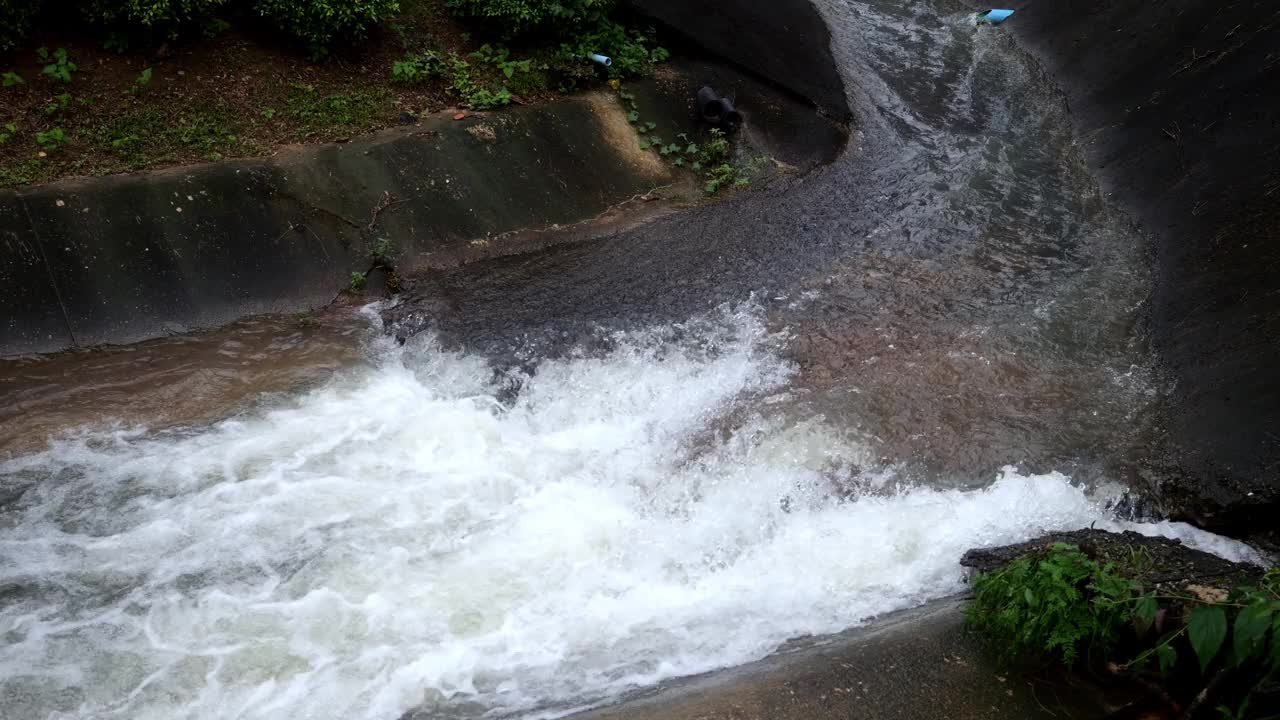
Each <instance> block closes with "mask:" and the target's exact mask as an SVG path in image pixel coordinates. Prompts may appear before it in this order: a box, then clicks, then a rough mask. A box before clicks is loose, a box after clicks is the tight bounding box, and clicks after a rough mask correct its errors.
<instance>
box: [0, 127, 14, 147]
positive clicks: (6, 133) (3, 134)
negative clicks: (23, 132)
mask: <svg viewBox="0 0 1280 720" xmlns="http://www.w3.org/2000/svg"><path fill="white" fill-rule="evenodd" d="M3 127H4V129H3V130H2V131H0V145H4V144H5V143H7V142H9V141H10V140H12V139H13V137H14V136H15V135H17V134H18V124H17V123H5V124H4V126H3Z"/></svg>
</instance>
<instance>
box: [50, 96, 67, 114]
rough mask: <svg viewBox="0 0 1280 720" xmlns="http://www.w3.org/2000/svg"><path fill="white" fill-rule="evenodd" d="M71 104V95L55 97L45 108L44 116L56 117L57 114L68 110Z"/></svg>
mask: <svg viewBox="0 0 1280 720" xmlns="http://www.w3.org/2000/svg"><path fill="white" fill-rule="evenodd" d="M69 104H71V94H70V93H62V94H61V95H55V96H54V97H53V100H52V101H51V102H50V103H49V104H48V105H45V106H44V114H45V115H56V114H57V113H60V112H63V111H64V110H66V109H67V106H68V105H69Z"/></svg>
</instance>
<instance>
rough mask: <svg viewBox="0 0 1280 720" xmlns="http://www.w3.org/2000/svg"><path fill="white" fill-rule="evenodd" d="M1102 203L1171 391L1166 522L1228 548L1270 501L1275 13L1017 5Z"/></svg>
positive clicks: (1232, 4)
mask: <svg viewBox="0 0 1280 720" xmlns="http://www.w3.org/2000/svg"><path fill="white" fill-rule="evenodd" d="M1012 7H1014V8H1016V9H1017V11H1018V12H1017V14H1015V15H1014V17H1013V19H1011V20H1010V21H1008V22H1007V23H1006V24H1005V25H1004V26H1002V28H1004V29H1007V31H1009V32H1013V33H1015V34H1016V35H1017V37H1018V38H1019V39H1020V40H1022V41H1023V42H1024V44H1026V45H1027V46H1028V47H1029V48H1030V49H1031V50H1032V51H1033V52H1035V53H1036V54H1037V55H1038V56H1039V57H1040V59H1041V60H1042V62H1043V63H1044V64H1045V65H1046V67H1047V68H1048V69H1049V70H1050V71H1052V72H1053V73H1054V74H1055V75H1056V76H1057V78H1058V80H1059V82H1060V83H1061V84H1062V86H1063V87H1064V89H1065V90H1066V92H1067V95H1068V98H1069V101H1070V104H1071V108H1072V112H1073V115H1074V116H1075V120H1076V124H1077V130H1078V133H1079V135H1080V137H1081V140H1082V142H1083V143H1084V145H1085V148H1086V151H1087V154H1088V157H1089V159H1090V160H1091V162H1092V164H1093V166H1094V168H1095V172H1096V173H1097V175H1098V176H1099V178H1100V179H1101V180H1102V182H1103V189H1104V190H1105V191H1106V192H1108V193H1111V197H1112V198H1113V199H1114V200H1116V201H1118V202H1119V203H1120V204H1121V205H1122V206H1123V207H1126V208H1128V209H1129V210H1130V211H1131V213H1132V215H1133V216H1134V218H1135V219H1136V220H1138V221H1139V222H1140V223H1141V224H1142V226H1143V227H1144V228H1145V229H1146V230H1147V231H1148V232H1149V233H1151V235H1152V237H1153V238H1154V241H1155V251H1156V257H1155V262H1156V266H1157V286H1156V289H1155V293H1154V295H1153V297H1152V304H1151V326H1150V327H1151V332H1152V336H1153V339H1154V341H1155V344H1156V349H1157V351H1158V353H1159V356H1160V357H1161V358H1162V360H1163V362H1164V364H1165V366H1166V368H1167V370H1168V371H1169V375H1170V380H1171V382H1173V383H1175V384H1176V386H1175V390H1174V397H1173V401H1172V403H1171V406H1170V407H1169V409H1168V413H1167V416H1166V419H1165V424H1166V426H1167V430H1168V435H1169V453H1170V455H1169V457H1167V458H1153V463H1157V464H1161V465H1164V466H1165V467H1164V468H1162V470H1163V471H1166V472H1167V471H1169V470H1171V469H1174V468H1177V469H1180V470H1181V471H1182V472H1183V473H1184V476H1183V478H1182V479H1181V481H1180V482H1178V483H1175V486H1174V487H1169V488H1165V491H1166V498H1167V499H1168V500H1169V502H1170V509H1172V510H1175V511H1178V512H1181V513H1183V514H1185V515H1186V516H1187V517H1189V518H1191V519H1194V520H1196V521H1198V522H1200V523H1202V524H1204V525H1206V526H1208V527H1217V528H1224V527H1229V528H1230V529H1231V530H1233V531H1234V532H1236V533H1243V532H1247V531H1249V530H1250V529H1253V528H1266V527H1269V526H1270V525H1271V524H1272V523H1273V522H1274V520H1273V518H1274V517H1275V515H1274V512H1275V510H1276V502H1277V500H1278V499H1280V493H1278V492H1277V490H1278V489H1280V4H1278V3H1276V2H1274V0H1247V1H1239V0H1234V1H1233V0H1228V1H1223V2H1211V1H1207V0H1165V1H1163V2H1150V1H1149V0H1112V1H1109V2H1099V1H1097V0H1023V1H1022V2H1018V3H1015V5H1013V6H1012Z"/></svg>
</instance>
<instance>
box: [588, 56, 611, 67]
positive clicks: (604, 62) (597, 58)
mask: <svg viewBox="0 0 1280 720" xmlns="http://www.w3.org/2000/svg"><path fill="white" fill-rule="evenodd" d="M587 57H589V58H591V59H592V60H595V61H596V62H598V63H600V64H601V65H603V66H605V67H609V66H610V65H612V64H613V59H612V58H609V57H606V56H604V55H597V54H595V53H591V54H590V55H588V56H587Z"/></svg>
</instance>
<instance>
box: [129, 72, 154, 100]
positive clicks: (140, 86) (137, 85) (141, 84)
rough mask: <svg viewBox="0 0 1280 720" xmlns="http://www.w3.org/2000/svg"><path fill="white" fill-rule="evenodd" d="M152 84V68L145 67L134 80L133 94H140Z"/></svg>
mask: <svg viewBox="0 0 1280 720" xmlns="http://www.w3.org/2000/svg"><path fill="white" fill-rule="evenodd" d="M150 84H151V68H145V69H143V71H142V72H140V73H138V77H137V78H136V79H134V81H133V94H135V95H140V94H142V91H143V90H146V89H147V86H148V85H150Z"/></svg>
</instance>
